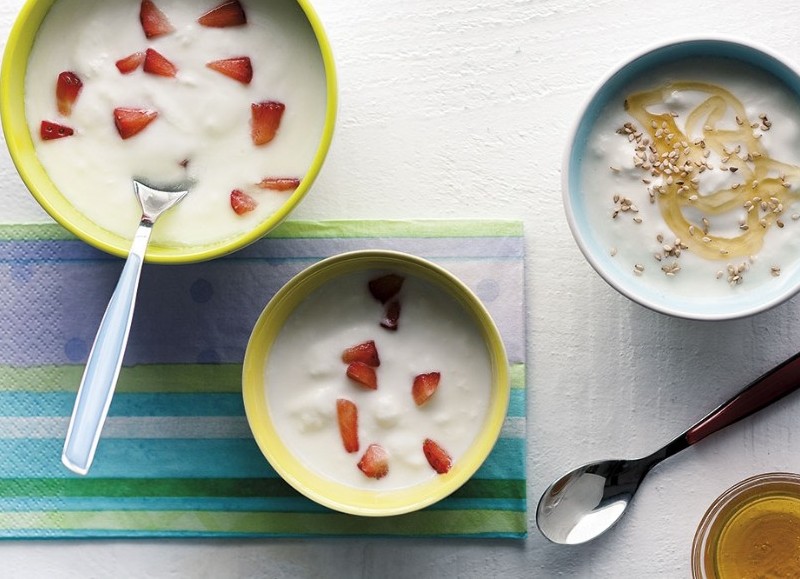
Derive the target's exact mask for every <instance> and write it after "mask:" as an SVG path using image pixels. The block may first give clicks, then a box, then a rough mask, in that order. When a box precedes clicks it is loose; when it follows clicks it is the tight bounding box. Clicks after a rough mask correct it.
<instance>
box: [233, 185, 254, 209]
mask: <svg viewBox="0 0 800 579" xmlns="http://www.w3.org/2000/svg"><path fill="white" fill-rule="evenodd" d="M256 205H258V203H257V202H256V200H255V199H253V198H252V197H250V195H248V194H247V193H245V192H244V191H240V190H239V189H234V190H233V191H231V208H232V209H233V210H234V211H235V212H236V214H237V215H244V214H245V213H249V212H250V211H252V210H253V209H255V208H256Z"/></svg>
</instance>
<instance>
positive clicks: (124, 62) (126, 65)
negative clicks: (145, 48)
mask: <svg viewBox="0 0 800 579" xmlns="http://www.w3.org/2000/svg"><path fill="white" fill-rule="evenodd" d="M143 62H144V52H134V53H133V54H129V55H128V56H126V57H125V58H120V59H119V60H118V61H117V62H115V63H114V64H116V65H117V69H118V70H119V71H120V72H121V73H122V74H130V73H132V72H133V71H134V70H136V69H137V68H139V66H140V65H141V64H142V63H143Z"/></svg>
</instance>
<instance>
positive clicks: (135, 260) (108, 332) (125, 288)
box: [61, 221, 152, 474]
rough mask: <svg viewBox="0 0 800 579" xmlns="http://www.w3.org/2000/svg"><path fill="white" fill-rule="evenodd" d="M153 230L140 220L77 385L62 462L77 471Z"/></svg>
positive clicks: (88, 454) (121, 346) (101, 417)
mask: <svg viewBox="0 0 800 579" xmlns="http://www.w3.org/2000/svg"><path fill="white" fill-rule="evenodd" d="M151 231H152V224H150V223H147V222H144V221H143V222H142V223H141V224H140V225H139V228H138V229H137V230H136V235H135V236H134V238H133V244H132V246H131V249H130V253H129V254H128V259H127V260H126V261H125V266H124V267H123V268H122V274H121V275H120V278H119V281H118V282H117V287H116V289H115V290H114V294H113V295H112V296H111V300H110V301H109V303H108V307H107V308H106V312H105V314H104V315H103V320H102V321H101V322H100V328H99V329H98V330H97V336H96V337H95V339H94V344H93V345H92V350H91V352H90V353H89V359H88V360H87V362H86V369H85V370H84V372H83V378H82V379H81V385H80V387H79V388H78V395H77V398H76V399H75V407H74V408H73V410H72V418H71V419H70V422H69V429H68V430H67V437H66V440H65V442H64V451H63V452H62V454H61V462H63V463H64V465H65V466H66V467H67V468H69V469H70V470H71V471H73V472H75V473H78V474H86V473H87V472H88V471H89V467H90V466H91V464H92V460H93V459H94V453H95V450H96V449H97V442H98V440H99V439H100V431H101V430H102V428H103V423H104V422H105V419H106V415H107V414H108V407H109V406H110V404H111V398H112V396H113V394H114V388H115V387H116V385H117V378H118V377H119V371H120V367H121V366H122V358H123V356H124V354H125V346H126V344H127V342H128V334H129V332H130V329H131V321H132V320H133V308H134V304H135V302H136V293H137V290H138V287H139V277H140V275H141V273H142V263H143V262H144V254H145V250H146V249H147V242H148V241H149V239H150V232H151Z"/></svg>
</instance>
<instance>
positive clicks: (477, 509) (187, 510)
mask: <svg viewBox="0 0 800 579" xmlns="http://www.w3.org/2000/svg"><path fill="white" fill-rule="evenodd" d="M366 248H371V249H394V250H398V251H405V252H408V253H412V254H415V255H419V256H420V257H424V258H427V259H429V260H431V261H434V262H436V263H438V264H439V265H441V266H443V267H445V268H446V269H448V270H450V271H451V272H452V273H454V274H455V275H456V276H458V277H460V278H461V279H462V280H463V281H464V282H465V283H466V284H467V285H469V286H470V287H471V288H472V289H473V290H474V291H475V292H476V294H477V295H478V296H479V297H480V298H481V299H482V300H483V302H484V303H485V305H486V306H487V308H488V309H489V310H490V312H491V314H492V316H493V317H494V319H495V321H496V323H497V325H498V326H499V328H500V331H501V334H502V335H503V339H504V342H505V344H506V348H507V351H508V355H509V358H510V361H511V364H512V376H513V388H512V396H511V405H510V409H509V413H508V417H507V419H506V422H505V425H504V428H503V431H502V435H501V439H500V440H499V441H498V443H497V445H496V447H495V448H494V450H493V451H492V454H491V456H490V457H489V458H488V460H487V461H486V463H485V464H484V465H483V466H482V467H481V469H480V470H479V471H478V472H477V473H476V475H475V476H474V477H473V478H472V479H471V480H470V481H468V482H467V483H466V484H465V485H464V486H463V487H462V488H460V489H459V490H458V491H456V492H455V493H454V494H453V495H451V496H450V497H448V498H446V499H445V500H443V501H441V502H439V503H438V504H436V505H434V506H432V507H429V508H427V509H424V510H422V511H419V512H416V513H412V514H408V515H401V516H396V517H389V518H374V519H373V518H363V517H356V516H350V515H344V514H341V513H337V512H333V511H330V510H328V509H326V508H324V507H321V506H319V505H317V504H316V503H314V502H312V501H310V500H308V499H306V498H305V497H303V496H302V495H300V494H299V493H297V492H296V491H294V489H292V488H291V487H290V486H289V485H287V484H286V483H285V482H284V481H283V480H282V479H281V478H280V477H279V476H278V475H277V474H276V473H275V471H273V470H272V468H271V467H270V466H269V464H268V463H267V461H266V460H265V459H264V458H263V456H262V455H261V453H260V452H259V450H258V447H257V446H256V444H255V442H254V440H253V438H252V436H251V434H250V430H249V428H248V425H247V422H246V420H245V417H244V408H243V404H242V397H241V378H240V376H241V361H242V359H243V356H244V351H245V347H246V345H247V339H248V337H249V334H250V331H251V329H252V327H253V325H254V323H255V321H256V318H257V317H258V315H259V314H260V312H261V310H262V309H263V308H264V306H265V305H266V303H267V301H268V300H269V299H270V297H271V296H272V295H273V294H274V293H275V292H276V291H277V290H278V289H279V288H280V287H281V286H282V285H283V284H284V283H285V282H286V281H288V280H289V278H290V277H292V276H293V275H294V274H296V273H297V272H299V271H300V270H301V269H303V268H305V267H307V266H309V265H311V264H312V263H314V262H316V261H318V260H320V259H322V258H325V257H328V256H330V255H333V254H336V253H340V252H343V251H350V250H355V249H366ZM122 263H123V262H122V260H120V259H117V258H114V257H111V256H108V255H106V254H104V253H102V252H100V251H98V250H96V249H93V248H91V247H89V246H88V245H86V244H84V243H83V242H81V241H78V240H77V239H75V238H74V237H72V236H71V235H70V234H69V233H67V232H66V231H65V230H63V229H61V228H60V227H59V226H57V225H54V224H53V225H50V224H46V225H13V226H10V225H6V226H0V319H1V320H2V332H0V537H5V538H45V537H46V538H80V537H83V538H97V537H164V536H168V537H244V536H250V537H311V536H316V537H320V536H330V537H341V536H409V537H410V536H435V537H505V538H522V537H525V535H526V532H527V513H526V508H527V506H526V493H525V477H526V474H525V459H526V448H525V446H526V445H525V430H526V428H525V408H526V403H525V370H524V359H525V322H524V320H525V305H524V276H523V274H524V272H523V263H524V240H523V231H522V226H521V224H520V223H518V222H506V221H469V222H467V221H433V220H432V221H380V222H359V221H324V222H287V223H285V224H284V225H282V226H281V227H280V228H279V229H278V230H276V231H274V232H273V233H272V234H271V235H270V236H269V237H268V238H265V239H262V240H260V241H258V242H256V243H255V244H253V245H251V246H249V247H247V248H245V249H244V250H241V251H239V252H237V253H235V254H233V255H230V256H228V257H225V258H221V259H217V260H214V261H211V262H206V263H200V264H193V265H184V266H159V265H147V266H146V267H145V269H144V272H143V275H142V283H141V286H140V290H139V299H138V303H137V310H136V315H135V317H134V322H133V327H132V329H131V335H130V339H129V342H128V350H127V353H126V356H125V365H124V367H123V369H122V372H121V374H120V379H119V383H118V386H117V392H116V395H115V397H114V400H113V402H112V404H111V409H110V411H109V415H108V420H107V422H106V425H105V428H104V430H103V435H102V438H101V440H100V444H99V446H98V450H97V455H96V457H95V461H94V465H93V467H92V470H91V471H90V474H89V475H88V476H86V477H79V476H77V475H74V474H72V473H71V472H69V471H68V470H67V469H66V468H64V467H63V466H62V465H61V462H60V455H61V448H62V446H63V440H64V434H65V432H66V428H67V423H68V420H69V415H70V413H71V411H72V405H73V403H74V400H75V393H76V390H77V387H78V384H79V382H80V378H81V375H82V372H83V364H84V363H85V361H86V357H87V354H88V352H89V349H90V347H91V344H92V341H93V340H94V335H95V332H96V331H97V326H98V324H99V322H100V318H101V317H102V315H103V311H104V310H105V307H106V304H107V302H108V299H109V297H110V296H111V293H112V291H113V289H114V285H115V284H116V282H117V279H118V277H119V274H120V271H121V269H122Z"/></svg>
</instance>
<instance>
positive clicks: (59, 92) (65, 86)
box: [56, 71, 83, 117]
mask: <svg viewBox="0 0 800 579" xmlns="http://www.w3.org/2000/svg"><path fill="white" fill-rule="evenodd" d="M82 88H83V82H81V79H79V78H78V75H77V74H75V73H74V72H69V71H65V72H62V73H61V74H59V75H58V80H57V81H56V104H57V105H58V112H59V113H61V114H62V115H64V116H65V117H68V116H69V115H70V113H72V105H74V104H75V101H76V100H78V94H79V93H80V92H81V89H82Z"/></svg>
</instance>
